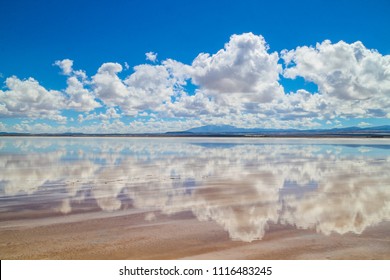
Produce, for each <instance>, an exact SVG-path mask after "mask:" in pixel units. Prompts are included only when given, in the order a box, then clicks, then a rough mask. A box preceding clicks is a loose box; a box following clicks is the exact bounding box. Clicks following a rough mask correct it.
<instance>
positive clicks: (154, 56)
mask: <svg viewBox="0 0 390 280" xmlns="http://www.w3.org/2000/svg"><path fill="white" fill-rule="evenodd" d="M145 56H146V60H149V61H151V62H156V61H157V53H154V52H147V53H145Z"/></svg>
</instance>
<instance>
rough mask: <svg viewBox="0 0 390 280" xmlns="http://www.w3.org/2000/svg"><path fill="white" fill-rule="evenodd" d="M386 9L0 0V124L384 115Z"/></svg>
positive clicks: (9, 127)
mask: <svg viewBox="0 0 390 280" xmlns="http://www.w3.org/2000/svg"><path fill="white" fill-rule="evenodd" d="M389 13H390V2H389V1H385V0H383V1H375V0H374V1H346V0H341V1H277V2H275V1H247V0H241V1H145V0H143V1H141V0H140V1H124V0H116V1H83V0H78V1H73V0H70V1H18V0H14V1H2V2H1V4H0V82H1V83H2V87H1V88H0V131H17V132H65V131H74V132H77V131H82V132H130V133H131V132H164V131H171V130H181V129H187V128H191V127H194V126H200V125H205V124H230V125H236V126H240V127H281V128H289V127H294V128H312V127H317V128H320V127H323V128H327V127H336V126H350V125H359V126H373V125H382V124H389V123H390V122H389V118H390V109H389V108H390V58H389V54H390V40H389V38H390V28H389V27H390V18H389V17H388V14H389ZM146 54H148V55H146Z"/></svg>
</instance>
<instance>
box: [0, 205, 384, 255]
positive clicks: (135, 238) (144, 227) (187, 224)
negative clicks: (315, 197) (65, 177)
mask: <svg viewBox="0 0 390 280" xmlns="http://www.w3.org/2000/svg"><path fill="white" fill-rule="evenodd" d="M145 217H148V214H147V213H145V212H136V211H134V210H124V211H119V212H112V213H103V212H92V213H82V214H74V215H69V216H54V217H44V218H38V217H37V218H36V219H29V220H19V219H15V220H8V221H0V258H1V259H304V260H306V259H390V236H389V235H388V233H389V232H390V222H383V223H381V224H379V225H377V226H375V227H371V228H368V229H367V230H366V231H365V232H363V234H361V235H355V234H346V235H338V234H334V235H330V236H324V235H322V234H317V233H316V232H314V231H311V230H299V229H296V228H294V227H292V226H281V225H270V228H269V230H268V231H267V233H266V235H265V237H264V238H263V240H260V241H253V242H250V243H249V242H242V241H232V240H231V239H230V238H229V236H228V233H227V232H226V231H224V230H223V228H221V227H220V226H218V225H217V224H216V223H214V222H212V221H209V222H207V221H206V222H199V221H198V220H197V219H196V218H195V217H194V216H193V215H192V214H191V213H189V212H186V213H181V214H176V215H173V216H166V215H162V214H159V213H158V212H156V213H154V214H153V215H152V216H150V213H149V217H152V218H153V219H152V221H148V220H149V219H148V218H147V219H145Z"/></svg>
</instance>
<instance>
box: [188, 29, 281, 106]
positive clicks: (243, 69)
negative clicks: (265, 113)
mask: <svg viewBox="0 0 390 280" xmlns="http://www.w3.org/2000/svg"><path fill="white" fill-rule="evenodd" d="M278 59H279V56H278V53H276V52H274V53H271V54H269V53H268V46H267V44H266V42H265V40H264V38H263V37H262V36H257V35H254V34H252V33H244V34H241V35H233V36H231V37H230V41H229V42H228V43H227V44H225V48H224V49H221V50H219V51H218V52H217V53H216V54H213V55H210V54H207V53H201V54H199V55H198V56H197V57H196V58H195V59H194V61H193V62H192V73H191V74H192V75H191V77H192V79H193V82H194V83H195V84H196V85H199V86H200V87H201V88H203V89H205V90H207V91H209V92H210V93H213V96H215V98H216V99H218V98H219V97H220V96H223V97H221V99H224V98H225V99H229V98H231V97H232V98H233V99H235V96H238V97H239V98H240V100H241V103H245V102H248V103H260V102H270V101H272V100H273V99H274V98H276V97H278V96H280V95H281V94H282V93H283V90H282V87H281V86H280V84H279V83H278V80H279V74H280V73H281V71H282V68H281V65H280V64H278Z"/></svg>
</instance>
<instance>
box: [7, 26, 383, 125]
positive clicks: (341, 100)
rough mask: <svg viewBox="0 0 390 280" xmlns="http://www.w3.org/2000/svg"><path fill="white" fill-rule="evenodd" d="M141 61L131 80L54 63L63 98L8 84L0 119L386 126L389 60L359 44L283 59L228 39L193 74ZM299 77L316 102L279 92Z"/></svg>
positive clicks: (113, 68)
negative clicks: (376, 121) (380, 121)
mask: <svg viewBox="0 0 390 280" xmlns="http://www.w3.org/2000/svg"><path fill="white" fill-rule="evenodd" d="M145 55H146V58H147V60H149V61H151V62H154V64H141V65H136V66H134V67H133V68H132V70H133V71H132V73H131V74H130V75H127V76H124V73H123V70H124V68H125V69H126V70H127V69H128V68H129V65H128V64H127V63H125V64H124V67H123V66H122V65H121V64H119V63H116V62H107V63H103V64H102V65H101V66H100V67H99V68H98V70H97V72H96V73H95V74H94V75H91V76H87V74H86V72H85V71H84V70H75V69H73V60H71V59H63V60H57V61H55V63H54V65H56V66H58V67H60V69H61V71H62V74H64V75H66V76H67V77H66V79H67V87H66V88H65V89H62V90H51V89H46V88H45V87H43V86H42V85H40V84H39V82H38V81H36V80H35V79H33V78H29V79H27V80H20V79H19V78H17V77H15V76H12V77H9V78H7V79H6V82H5V83H6V87H7V89H6V90H0V116H3V117H6V116H7V117H28V118H35V119H38V118H47V119H52V120H56V121H57V122H60V123H65V122H66V118H65V116H64V110H72V111H77V112H80V115H81V116H82V117H79V118H78V121H79V122H83V121H84V120H87V119H99V120H112V119H114V118H117V117H113V116H114V115H115V114H114V115H111V116H109V114H108V110H111V113H114V112H116V113H117V114H118V112H121V114H120V116H119V118H121V117H122V116H134V117H136V118H137V117H141V116H144V115H145V114H147V115H148V116H149V117H150V116H152V115H153V116H154V117H155V118H157V119H160V121H161V123H162V124H164V127H165V128H166V129H170V128H171V126H170V125H166V121H165V119H170V121H172V120H174V121H177V123H180V124H183V123H185V125H183V126H187V125H189V124H193V123H195V122H196V123H199V122H200V123H201V124H231V125H236V126H241V127H274V128H291V127H295V128H307V127H315V126H320V123H327V124H332V123H333V124H336V125H339V124H337V123H336V122H335V121H334V120H335V119H337V118H344V119H353V118H360V119H363V118H389V117H390V56H389V55H382V54H380V53H378V52H377V51H375V50H370V49H367V48H366V47H365V46H364V45H363V44H362V43H361V42H359V41H358V42H355V43H351V44H348V43H346V42H343V41H340V42H338V43H334V44H333V43H331V42H330V41H328V40H325V41H323V42H322V43H318V44H317V45H316V46H315V47H312V46H300V47H297V48H296V49H293V50H284V51H282V52H281V53H280V54H279V53H277V52H271V51H270V50H269V47H268V45H267V43H266V41H265V39H264V38H263V37H262V36H261V35H255V34H253V33H243V34H238V35H237V34H234V35H232V36H231V37H230V39H229V41H228V42H227V43H226V44H225V45H224V46H223V48H221V49H220V50H218V51H216V52H215V53H211V54H209V53H200V54H199V55H197V56H196V57H195V58H194V59H193V61H192V63H191V64H185V63H182V62H180V61H176V60H174V59H166V60H163V61H161V62H160V63H158V60H157V53H154V52H148V53H146V54H145ZM280 58H282V59H283V61H284V64H283V65H282V64H281V63H280ZM297 77H302V78H303V79H304V80H306V81H308V82H312V83H315V84H316V85H318V92H309V91H307V90H305V89H299V90H297V91H295V92H285V91H284V88H283V86H282V85H283V81H285V80H286V79H296V78H297ZM97 108H102V109H103V110H106V113H98V112H97V111H95V109H97ZM112 110H114V111H112ZM116 110H117V111H116ZM99 112H101V111H100V110H99ZM149 122H150V124H151V123H152V122H151V121H150V120H149ZM140 123H142V124H143V125H146V124H147V123H146V122H144V121H140ZM83 125H85V124H83ZM138 128H139V127H137V129H138ZM134 129H135V128H134ZM146 129H147V130H148V131H150V130H149V129H148V128H146ZM158 130H159V131H160V130H161V129H158Z"/></svg>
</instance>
